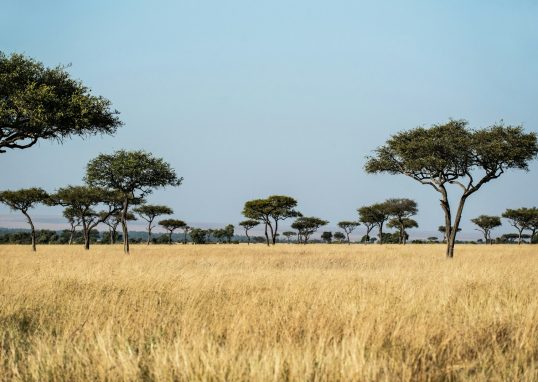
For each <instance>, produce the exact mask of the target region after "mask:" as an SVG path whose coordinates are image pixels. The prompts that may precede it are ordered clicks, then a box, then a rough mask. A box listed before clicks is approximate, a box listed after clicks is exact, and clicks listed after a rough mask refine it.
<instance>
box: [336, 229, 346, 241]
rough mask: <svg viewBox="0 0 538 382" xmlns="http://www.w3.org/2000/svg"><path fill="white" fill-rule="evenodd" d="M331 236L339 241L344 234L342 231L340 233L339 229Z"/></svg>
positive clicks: (342, 238)
mask: <svg viewBox="0 0 538 382" xmlns="http://www.w3.org/2000/svg"><path fill="white" fill-rule="evenodd" d="M333 238H334V240H336V241H338V242H339V243H341V242H342V241H344V239H345V238H346V235H344V233H342V232H340V231H337V232H335V233H334V235H333Z"/></svg>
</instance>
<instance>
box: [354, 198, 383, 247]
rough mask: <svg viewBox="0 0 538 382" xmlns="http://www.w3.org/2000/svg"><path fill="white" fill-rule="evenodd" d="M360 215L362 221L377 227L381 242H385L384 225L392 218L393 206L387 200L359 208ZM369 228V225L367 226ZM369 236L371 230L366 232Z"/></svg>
mask: <svg viewBox="0 0 538 382" xmlns="http://www.w3.org/2000/svg"><path fill="white" fill-rule="evenodd" d="M359 215H360V216H361V222H362V223H363V224H364V225H365V226H367V224H371V228H370V230H371V229H372V228H373V227H377V229H378V237H379V239H378V240H379V244H383V226H384V225H385V222H386V221H387V220H388V219H389V218H390V215H391V206H390V205H389V203H387V202H383V203H375V204H372V205H370V206H366V207H361V208H359ZM367 230H368V227H367ZM366 236H367V237H368V238H369V237H370V236H369V231H368V232H367V233H366Z"/></svg>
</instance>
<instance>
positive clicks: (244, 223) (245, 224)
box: [239, 219, 260, 245]
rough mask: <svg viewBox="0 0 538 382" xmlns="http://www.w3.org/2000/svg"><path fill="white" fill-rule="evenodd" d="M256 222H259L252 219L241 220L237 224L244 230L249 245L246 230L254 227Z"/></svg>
mask: <svg viewBox="0 0 538 382" xmlns="http://www.w3.org/2000/svg"><path fill="white" fill-rule="evenodd" d="M258 224H260V222H259V221H257V220H252V219H248V220H243V221H242V222H241V223H239V225H240V226H241V227H243V229H244V230H245V236H246V237H247V243H248V245H250V236H249V235H248V231H249V230H251V229H252V228H254V227H256V226H257V225H258Z"/></svg>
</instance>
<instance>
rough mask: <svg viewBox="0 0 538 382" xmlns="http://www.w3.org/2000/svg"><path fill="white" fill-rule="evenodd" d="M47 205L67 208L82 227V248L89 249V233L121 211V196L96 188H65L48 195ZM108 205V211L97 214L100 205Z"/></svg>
mask: <svg viewBox="0 0 538 382" xmlns="http://www.w3.org/2000/svg"><path fill="white" fill-rule="evenodd" d="M48 203H49V204H52V205H60V206H63V207H66V208H69V209H70V211H71V213H72V214H73V216H75V217H76V218H77V219H78V220H79V221H80V223H81V225H82V233H83V236H84V248H85V249H86V250H88V249H90V238H91V231H92V230H93V229H94V228H96V227H97V226H98V225H99V224H100V223H102V222H103V221H105V220H107V219H108V218H109V216H110V215H113V214H116V213H118V212H119V210H120V209H121V205H122V204H121V195H119V194H118V193H116V192H113V191H110V190H105V189H103V188H98V187H89V186H67V187H63V188H59V189H58V190H57V191H56V192H55V193H54V194H52V195H50V198H49V201H48ZM103 204H106V205H108V207H109V209H108V211H102V212H97V211H96V208H97V207H98V206H100V205H103Z"/></svg>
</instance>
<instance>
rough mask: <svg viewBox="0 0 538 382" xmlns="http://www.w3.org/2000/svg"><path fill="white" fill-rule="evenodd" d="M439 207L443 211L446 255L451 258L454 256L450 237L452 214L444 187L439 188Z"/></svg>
mask: <svg viewBox="0 0 538 382" xmlns="http://www.w3.org/2000/svg"><path fill="white" fill-rule="evenodd" d="M440 192H441V195H442V199H441V201H440V202H441V208H442V209H443V212H444V213H445V240H444V241H446V257H447V258H449V259H451V258H452V257H454V243H452V242H451V240H450V238H451V237H452V235H451V233H452V230H451V228H452V214H451V212H450V203H449V202H448V195H447V193H446V189H445V188H444V187H442V188H441V191H440Z"/></svg>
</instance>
